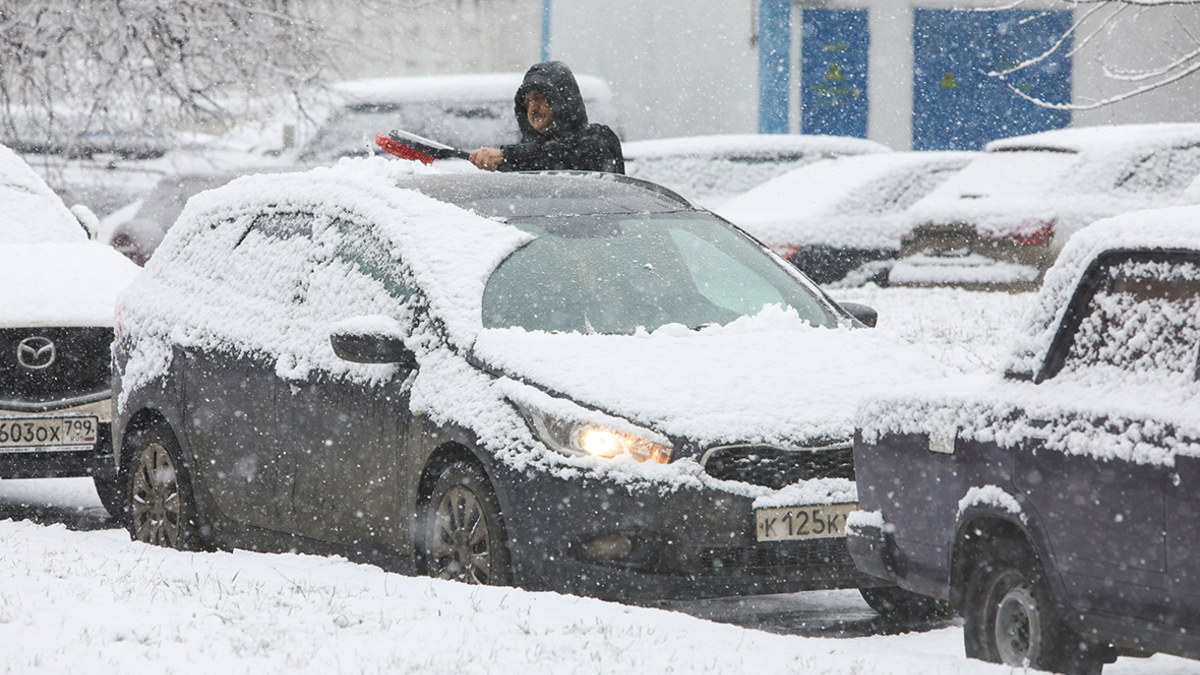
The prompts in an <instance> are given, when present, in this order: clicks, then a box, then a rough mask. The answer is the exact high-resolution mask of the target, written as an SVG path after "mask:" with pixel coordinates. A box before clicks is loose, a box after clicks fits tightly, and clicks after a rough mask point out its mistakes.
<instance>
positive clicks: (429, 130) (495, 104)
mask: <svg viewBox="0 0 1200 675" xmlns="http://www.w3.org/2000/svg"><path fill="white" fill-rule="evenodd" d="M523 78H524V74H523V73H488V74H478V75H433V76H420V77H389V78H376V79H367V80H350V81H346V82H340V83H338V84H337V85H335V86H334V93H335V95H336V97H337V102H336V103H335V105H334V108H333V110H332V111H331V113H330V114H329V116H328V118H327V119H326V120H325V121H324V122H323V123H322V124H321V126H320V128H319V129H318V130H317V132H316V134H315V135H314V136H313V137H312V138H311V139H310V140H308V141H307V142H306V143H305V144H304V147H303V149H302V151H301V153H300V159H301V161H302V162H304V163H305V164H308V165H310V166H311V165H314V164H328V163H331V162H334V161H336V160H337V159H338V158H340V157H361V156H367V155H371V154H375V153H376V152H378V148H377V147H376V146H375V135H376V134H379V133H387V132H388V131H391V130H392V129H403V130H405V131H408V132H410V133H414V134H417V135H418V136H424V137H426V138H431V139H433V140H435V141H439V142H441V143H445V144H446V145H451V146H454V147H458V148H462V149H464V150H473V149H475V148H478V147H483V146H498V145H503V144H506V143H516V142H517V141H518V140H519V139H520V131H519V130H518V129H517V118H516V113H515V112H514V96H516V93H517V89H518V88H519V87H520V86H521V81H522V80H523ZM575 79H576V81H578V83H579V91H580V93H581V94H583V101H584V105H586V106H587V111H588V118H589V120H590V121H592V122H597V123H600V124H607V125H609V126H610V127H612V128H613V129H614V130H615V131H617V133H618V134H619V133H620V129H621V124H620V121H619V118H618V115H617V112H616V106H615V105H614V103H613V97H612V91H611V90H610V89H609V87H608V83H606V82H605V81H604V80H602V79H600V78H598V77H595V76H593V75H577V76H576V78H575Z"/></svg>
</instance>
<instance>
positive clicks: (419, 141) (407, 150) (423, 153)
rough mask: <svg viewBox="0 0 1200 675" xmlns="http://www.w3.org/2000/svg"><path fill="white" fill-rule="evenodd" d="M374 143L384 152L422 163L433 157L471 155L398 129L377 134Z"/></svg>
mask: <svg viewBox="0 0 1200 675" xmlns="http://www.w3.org/2000/svg"><path fill="white" fill-rule="evenodd" d="M375 144H376V145H378V146H379V147H380V148H381V149H382V150H383V151H384V152H387V153H389V154H392V155H395V156H397V157H399V158H401V159H411V160H415V161H418V162H421V163H422V164H431V163H432V162H433V160H435V159H470V157H471V154H470V153H468V152H466V151H465V150H459V149H458V148H452V147H450V146H449V145H443V144H441V143H438V142H437V141H432V140H429V139H428V138H422V137H420V136H417V135H416V134H410V133H408V132H406V131H399V130H395V131H392V132H391V133H389V134H386V135H384V134H377V135H376V136H375Z"/></svg>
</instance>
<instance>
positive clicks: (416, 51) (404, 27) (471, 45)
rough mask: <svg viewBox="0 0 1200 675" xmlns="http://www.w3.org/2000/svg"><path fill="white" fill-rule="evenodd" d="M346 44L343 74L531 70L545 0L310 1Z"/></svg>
mask: <svg viewBox="0 0 1200 675" xmlns="http://www.w3.org/2000/svg"><path fill="white" fill-rule="evenodd" d="M303 1H304V2H305V4H306V5H307V7H305V10H304V11H305V12H306V13H307V14H309V15H310V16H312V17H314V18H315V19H316V20H317V21H318V22H319V23H321V24H323V25H324V26H325V27H326V28H327V30H328V34H329V36H330V37H332V38H334V39H336V40H339V41H341V42H342V43H343V44H344V45H345V47H344V51H343V52H342V58H341V60H340V63H339V64H338V65H339V68H338V69H339V71H340V72H339V75H340V76H341V79H358V78H363V77H387V76H393V75H432V74H456V73H495V72H525V70H527V69H528V68H529V66H531V65H533V64H534V63H537V61H538V52H539V49H540V45H541V32H542V3H541V0H425V1H422V2H413V3H412V5H411V6H410V7H403V6H401V5H400V4H399V3H397V5H396V6H395V7H394V8H393V9H391V10H390V11H374V10H371V9H369V8H367V7H364V6H363V5H362V4H361V3H358V2H354V1H353V0H303Z"/></svg>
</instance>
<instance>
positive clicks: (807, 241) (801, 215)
mask: <svg viewBox="0 0 1200 675" xmlns="http://www.w3.org/2000/svg"><path fill="white" fill-rule="evenodd" d="M976 156H977V153H972V152H887V153H874V154H868V155H855V156H849V157H840V158H836V159H830V160H824V161H820V162H816V163H814V164H809V165H807V166H802V167H800V168H799V169H795V170H792V171H789V172H788V173H785V174H783V175H782V176H779V177H778V178H773V179H771V180H769V181H767V182H766V183H763V184H762V185H759V186H758V187H756V188H754V189H752V190H750V191H749V192H747V193H745V194H743V195H741V196H740V197H734V198H733V199H731V200H730V201H728V202H726V203H725V205H724V206H722V207H721V208H720V209H719V211H720V213H721V215H722V216H724V217H726V218H728V219H729V220H731V221H733V222H735V223H737V224H738V226H739V227H742V228H745V230H746V231H747V232H749V233H750V234H752V235H754V236H755V237H757V238H758V239H760V240H761V241H763V242H764V243H766V244H767V245H768V246H770V247H771V248H772V249H774V250H775V252H777V253H779V255H781V256H783V257H784V258H786V259H788V260H789V261H791V262H792V264H794V265H796V267H799V268H800V269H801V270H802V271H803V272H804V273H805V274H806V275H808V278H810V279H812V280H813V281H815V282H817V283H818V284H829V283H834V282H839V281H843V280H845V281H844V283H845V284H848V285H857V284H862V283H865V282H867V281H869V280H872V279H878V280H880V281H884V282H886V279H887V271H888V269H889V268H890V266H891V262H890V261H892V260H894V259H895V258H896V256H897V254H898V253H899V252H900V237H901V236H902V235H904V234H906V233H907V232H908V223H907V221H906V220H905V215H904V212H905V210H906V209H908V207H910V206H912V205H913V204H915V203H916V202H917V200H919V199H921V198H922V197H924V196H925V195H927V194H929V193H930V192H932V191H933V190H934V188H936V187H937V186H939V185H941V184H942V183H944V182H945V181H946V180H947V179H949V178H950V177H951V176H953V175H954V174H955V173H957V172H958V171H959V170H961V169H962V168H963V167H965V166H966V165H967V163H968V162H970V161H971V160H972V159H974V158H975V157H976Z"/></svg>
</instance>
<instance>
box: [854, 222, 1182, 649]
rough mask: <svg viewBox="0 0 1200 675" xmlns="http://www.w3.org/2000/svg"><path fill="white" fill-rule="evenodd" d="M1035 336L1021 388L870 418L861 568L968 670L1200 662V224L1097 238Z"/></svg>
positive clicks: (988, 389) (1070, 270)
mask: <svg viewBox="0 0 1200 675" xmlns="http://www.w3.org/2000/svg"><path fill="white" fill-rule="evenodd" d="M1029 318H1030V322H1029V325H1028V327H1027V330H1026V331H1025V332H1024V334H1023V335H1022V339H1021V340H1020V341H1019V343H1018V346H1017V350H1016V352H1015V356H1014V358H1013V360H1012V362H1011V364H1010V366H1009V368H1008V372H1007V375H1006V377H1005V379H1004V381H1002V382H994V381H992V382H988V383H987V384H986V386H985V387H979V388H978V389H977V390H975V391H974V392H973V393H964V392H962V391H954V392H953V393H947V394H946V395H945V396H942V397H938V396H929V395H925V396H921V397H913V398H909V399H893V400H881V401H876V402H873V403H871V404H869V405H868V406H867V407H866V408H865V410H864V411H863V413H862V418H861V419H864V420H871V421H870V422H868V423H867V425H866V426H865V427H864V428H863V429H862V430H861V436H860V437H859V439H858V442H857V443H856V446H855V465H856V469H857V480H858V486H859V499H860V507H861V508H862V509H863V511H861V512H859V513H856V514H854V515H853V516H852V517H851V533H850V536H849V544H850V550H851V553H852V554H853V556H854V559H855V561H856V562H857V563H858V565H859V567H860V568H861V569H863V570H865V571H866V572H869V573H870V574H872V575H875V576H877V577H880V578H883V579H887V580H891V581H895V582H897V583H898V584H899V585H900V586H901V587H903V588H906V589H909V590H912V591H917V592H920V593H925V594H928V595H930V596H935V597H938V598H942V599H948V600H950V601H951V602H953V604H954V605H955V606H957V607H958V608H959V609H960V610H961V612H962V615H963V617H964V619H965V626H964V638H965V646H966V652H967V656H970V657H974V658H979V659H983V660H986V661H997V662H1003V663H1008V664H1011V665H1017V666H1019V665H1023V664H1024V665H1030V666H1033V667H1035V668H1038V669H1042V670H1050V671H1055V672H1062V673H1098V672H1100V670H1101V669H1102V667H1103V664H1104V663H1105V662H1109V661H1111V660H1112V659H1113V658H1115V657H1116V656H1117V655H1119V654H1131V655H1149V654H1151V653H1154V652H1160V651H1161V652H1168V653H1171V654H1176V655H1181V656H1186V657H1191V658H1200V583H1198V582H1200V556H1198V555H1197V552H1198V551H1200V413H1197V410H1200V405H1198V404H1200V383H1198V382H1197V374H1198V372H1200V362H1198V360H1197V359H1198V357H1197V354H1198V352H1200V209H1197V208H1194V207H1188V208H1177V209H1163V210H1158V211H1143V212H1138V213H1133V214H1129V215H1127V216H1121V217H1118V218H1114V219H1112V220H1109V221H1101V222H1100V223H1097V224H1095V225H1092V226H1090V227H1089V228H1087V229H1084V230H1082V231H1081V232H1080V233H1078V234H1076V235H1075V238H1073V239H1072V240H1071V242H1070V243H1069V244H1068V245H1067V247H1066V248H1065V249H1064V250H1063V253H1062V255H1061V257H1060V258H1059V261H1058V263H1057V264H1056V265H1055V267H1053V268H1052V269H1051V271H1050V272H1049V273H1048V274H1047V277H1046V284H1045V286H1044V287H1043V290H1042V292H1041V293H1040V295H1039V296H1038V297H1037V299H1036V300H1035V304H1034V307H1033V310H1032V313H1031V314H1030V315H1029Z"/></svg>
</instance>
